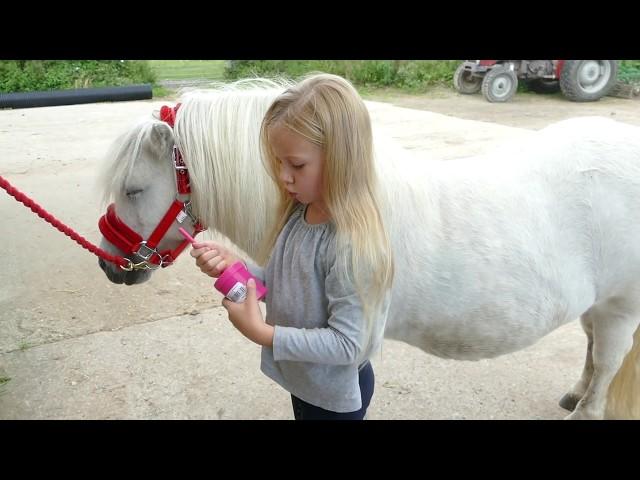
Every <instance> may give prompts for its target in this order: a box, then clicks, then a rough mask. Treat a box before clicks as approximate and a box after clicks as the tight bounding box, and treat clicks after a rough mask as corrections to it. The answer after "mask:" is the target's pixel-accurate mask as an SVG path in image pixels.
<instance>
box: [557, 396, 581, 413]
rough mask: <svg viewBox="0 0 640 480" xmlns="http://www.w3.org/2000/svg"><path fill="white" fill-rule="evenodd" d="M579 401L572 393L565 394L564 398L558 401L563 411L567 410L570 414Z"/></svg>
mask: <svg viewBox="0 0 640 480" xmlns="http://www.w3.org/2000/svg"><path fill="white" fill-rule="evenodd" d="M579 401H580V398H579V397H578V396H577V395H575V394H573V393H567V394H566V395H565V396H564V397H562V398H561V399H560V402H559V405H560V406H561V407H562V408H564V409H565V410H569V411H570V412H573V411H574V410H575V409H576V405H577V404H578V402H579Z"/></svg>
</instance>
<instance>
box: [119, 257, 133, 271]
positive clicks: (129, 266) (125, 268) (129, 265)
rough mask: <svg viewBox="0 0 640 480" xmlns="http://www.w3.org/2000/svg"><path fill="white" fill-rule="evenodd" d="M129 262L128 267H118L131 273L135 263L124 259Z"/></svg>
mask: <svg viewBox="0 0 640 480" xmlns="http://www.w3.org/2000/svg"><path fill="white" fill-rule="evenodd" d="M123 258H124V259H125V260H126V261H127V262H129V263H128V264H127V266H126V267H123V266H122V265H118V266H119V267H120V268H121V269H122V270H124V271H125V272H130V271H132V270H133V262H132V261H131V260H129V259H128V258H127V257H123Z"/></svg>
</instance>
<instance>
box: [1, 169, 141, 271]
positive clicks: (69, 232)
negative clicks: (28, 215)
mask: <svg viewBox="0 0 640 480" xmlns="http://www.w3.org/2000/svg"><path fill="white" fill-rule="evenodd" d="M0 187H2V188H3V189H4V190H6V192H7V193H8V194H9V195H11V196H12V197H14V198H15V199H16V200H17V201H18V202H20V203H22V204H24V205H25V206H26V207H29V209H31V211H32V212H33V213H35V214H36V215H38V216H39V217H40V218H42V219H43V220H45V221H47V222H49V223H50V224H51V225H53V226H54V227H56V228H57V229H58V230H60V231H61V232H62V233H64V234H65V235H66V236H68V237H71V238H72V239H73V240H75V241H76V242H77V243H78V244H79V245H80V246H81V247H82V248H85V249H87V250H89V251H90V252H91V253H93V254H94V255H97V256H98V257H100V258H102V259H104V260H106V261H107V262H111V263H115V264H117V265H120V266H121V267H127V266H128V265H129V261H128V260H127V259H126V258H123V257H119V256H117V255H111V254H110V253H108V252H105V251H104V250H102V249H101V248H99V247H96V246H95V245H94V244H93V243H91V242H90V241H89V240H87V239H86V238H84V237H83V236H81V235H79V234H78V233H76V232H75V231H74V230H73V229H71V228H69V227H67V226H66V225H65V224H64V223H62V222H61V221H60V220H58V219H57V218H55V217H54V216H53V215H51V214H50V213H49V212H47V211H46V210H45V209H44V208H42V207H41V206H40V205H38V204H37V203H36V202H35V201H34V200H32V199H30V198H29V197H27V196H26V195H25V194H24V193H22V192H21V191H20V190H18V189H17V188H15V187H14V186H12V185H11V184H10V183H9V182H8V181H7V180H5V178H4V177H2V175H0Z"/></svg>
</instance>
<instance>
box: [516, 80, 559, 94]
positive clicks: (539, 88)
mask: <svg viewBox="0 0 640 480" xmlns="http://www.w3.org/2000/svg"><path fill="white" fill-rule="evenodd" d="M525 83H526V85H527V88H528V89H529V90H531V91H532V92H536V93H556V92H559V91H560V82H559V81H558V80H547V79H546V78H534V79H532V80H527V81H526V82H525Z"/></svg>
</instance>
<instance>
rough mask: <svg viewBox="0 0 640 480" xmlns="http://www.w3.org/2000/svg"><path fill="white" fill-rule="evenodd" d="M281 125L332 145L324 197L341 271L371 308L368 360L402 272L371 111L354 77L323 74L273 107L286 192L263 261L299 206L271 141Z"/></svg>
mask: <svg viewBox="0 0 640 480" xmlns="http://www.w3.org/2000/svg"><path fill="white" fill-rule="evenodd" d="M276 125H278V126H284V127H286V128H289V129H290V130H291V131H293V132H295V133H297V134H299V135H302V136H303V137H304V138H305V139H307V140H308V141H310V142H312V143H314V144H315V145H318V146H320V147H321V148H322V149H323V150H324V158H325V163H324V166H323V178H322V198H323V201H324V204H325V205H326V207H327V210H328V212H327V213H328V214H329V216H330V217H331V219H332V221H333V223H334V224H335V227H336V247H337V252H336V253H337V255H338V261H340V262H342V264H341V267H342V268H341V270H342V271H343V272H345V273H346V274H347V275H348V277H347V278H346V279H347V280H349V281H351V282H353V283H354V284H355V287H356V291H357V293H358V296H359V298H360V301H361V304H362V307H363V313H364V318H365V321H366V325H365V328H364V330H363V331H364V334H363V335H364V338H363V348H362V355H363V356H365V357H366V356H367V354H368V353H370V352H369V348H370V347H371V346H372V345H371V343H372V334H373V333H372V332H373V328H374V322H375V316H376V311H377V310H378V308H380V307H381V306H382V303H383V300H384V297H385V293H386V292H387V290H389V289H390V288H391V283H392V281H393V270H394V266H393V255H392V251H391V245H390V241H389V236H388V234H387V231H386V230H385V228H384V225H383V222H382V216H381V211H380V207H379V199H378V176H377V172H376V168H375V162H374V152H373V138H372V133H371V120H370V118H369V111H368V110H367V107H366V105H365V104H364V102H363V101H362V99H361V98H360V95H359V94H358V92H357V91H356V89H355V88H354V87H353V86H352V85H351V84H350V83H349V82H348V81H347V80H345V79H343V78H341V77H339V76H336V75H330V74H322V73H321V74H313V75H310V76H307V77H305V78H304V79H303V80H302V81H300V82H299V83H298V84H297V85H294V86H292V87H290V88H288V89H287V90H286V91H284V92H283V93H282V94H281V95H279V96H278V97H277V98H276V100H275V101H274V102H273V103H272V105H271V106H270V107H269V110H267V113H266V114H265V116H264V119H263V121H262V127H261V132H260V134H261V144H262V148H263V158H264V159H265V162H266V168H267V171H268V173H269V175H270V176H271V178H272V179H273V181H274V182H275V183H276V185H277V189H278V207H277V213H276V219H277V220H276V222H275V224H274V228H273V229H272V231H271V232H269V234H268V235H267V236H266V238H265V241H264V243H263V248H262V251H261V252H260V255H259V259H258V260H259V261H261V262H266V260H267V258H268V256H269V254H270V252H271V250H272V249H273V247H274V245H275V242H276V240H277V237H278V234H279V233H280V231H281V230H282V228H283V227H284V225H285V223H286V222H287V220H288V219H289V217H290V216H291V214H292V213H293V211H294V209H295V208H296V206H297V205H298V204H297V202H296V201H295V200H294V199H292V198H291V197H290V195H288V194H287V191H286V190H285V188H284V186H283V184H282V182H280V181H279V179H278V178H279V177H278V168H279V167H278V162H277V159H276V158H275V155H274V154H273V152H272V150H271V147H270V138H269V132H270V129H271V128H272V127H274V126H276ZM347 252H348V253H347ZM380 333H381V332H380Z"/></svg>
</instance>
